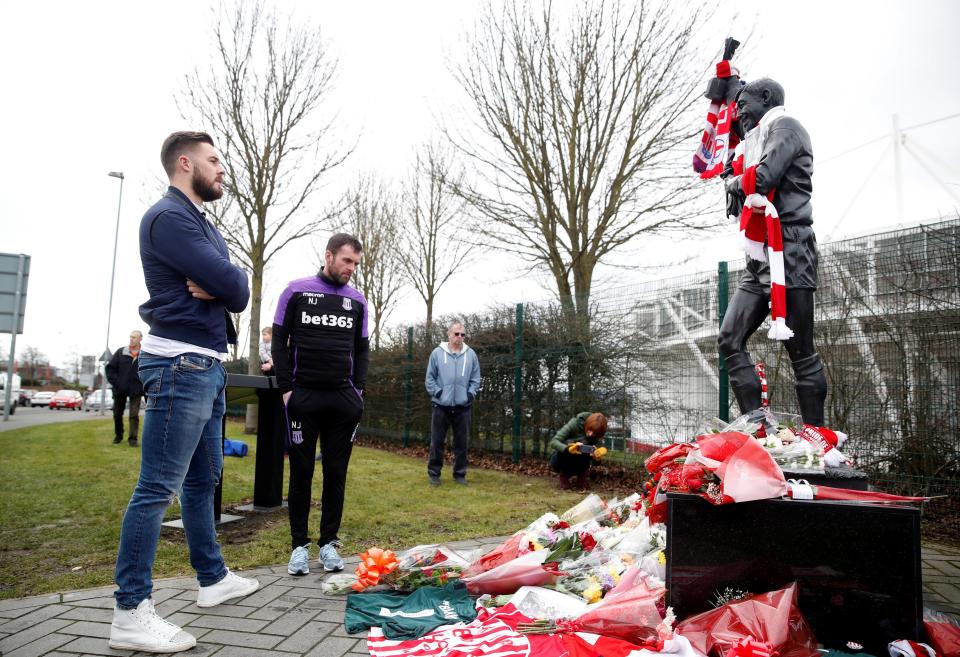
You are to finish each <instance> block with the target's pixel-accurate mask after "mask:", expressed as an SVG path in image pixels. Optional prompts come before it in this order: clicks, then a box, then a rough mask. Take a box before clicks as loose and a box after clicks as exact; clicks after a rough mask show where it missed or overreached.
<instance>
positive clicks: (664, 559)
mask: <svg viewBox="0 0 960 657" xmlns="http://www.w3.org/2000/svg"><path fill="white" fill-rule="evenodd" d="M657 562H658V563H659V564H660V565H661V566H666V565H667V555H666V554H664V553H663V550H660V551H659V552H658V553H657Z"/></svg>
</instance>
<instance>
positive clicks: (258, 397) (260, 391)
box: [213, 374, 286, 522]
mask: <svg viewBox="0 0 960 657" xmlns="http://www.w3.org/2000/svg"><path fill="white" fill-rule="evenodd" d="M226 383H227V385H226V395H225V396H226V402H227V404H231V403H234V404H236V403H243V404H257V403H259V404H260V407H259V409H258V414H257V418H258V420H257V449H256V457H255V458H256V462H255V466H254V467H255V469H254V480H253V506H254V508H255V509H256V510H258V511H266V510H269V509H276V508H280V506H281V505H282V504H283V450H284V446H285V444H286V442H285V441H286V421H285V418H284V413H283V399H282V397H281V394H280V390H279V389H278V388H277V379H276V377H272V376H259V375H256V374H227V382H226ZM226 436H227V416H226V414H224V416H223V437H224V438H226ZM222 499H223V473H222V472H221V474H220V483H219V484H217V490H216V491H215V493H214V507H213V515H214V519H215V520H216V521H217V522H219V521H220V511H221V507H222Z"/></svg>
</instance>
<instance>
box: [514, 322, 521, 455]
mask: <svg viewBox="0 0 960 657" xmlns="http://www.w3.org/2000/svg"><path fill="white" fill-rule="evenodd" d="M516 330H517V339H516V342H515V349H514V364H513V462H514V463H519V462H520V429H521V422H520V420H521V417H520V413H521V411H520V403H521V401H522V400H523V304H522V303H518V304H517V325H516Z"/></svg>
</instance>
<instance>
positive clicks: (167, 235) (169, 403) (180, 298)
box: [110, 132, 260, 653]
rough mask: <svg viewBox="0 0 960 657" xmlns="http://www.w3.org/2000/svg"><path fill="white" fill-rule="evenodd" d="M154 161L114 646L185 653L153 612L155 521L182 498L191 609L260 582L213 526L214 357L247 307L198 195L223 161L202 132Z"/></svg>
mask: <svg viewBox="0 0 960 657" xmlns="http://www.w3.org/2000/svg"><path fill="white" fill-rule="evenodd" d="M160 160H161V162H162V163H163V168H164V169H165V170H166V172H167V176H168V177H169V178H170V187H169V188H168V190H167V193H166V195H165V196H164V197H163V198H162V199H161V200H160V201H158V202H157V203H156V204H154V205H153V207H151V208H150V209H149V210H147V213H146V214H145V215H144V216H143V220H142V221H141V223H140V259H141V261H142V263H143V276H144V279H145V282H146V285H147V290H148V292H149V293H150V299H149V301H147V302H146V303H145V304H143V305H142V306H140V316H141V317H142V318H143V320H144V321H145V322H146V323H147V325H148V326H149V327H150V332H149V333H148V334H147V336H146V337H145V338H144V339H143V343H142V345H141V350H140V358H139V360H140V380H141V381H142V382H143V389H144V394H145V396H146V409H147V410H146V415H145V417H144V421H143V436H142V445H141V450H142V456H141V462H140V478H139V480H138V481H137V486H136V488H135V489H134V491H133V497H132V498H131V499H130V504H129V505H128V506H127V510H126V513H125V514H124V516H123V525H122V527H121V531H120V550H119V554H118V555H117V567H116V574H115V578H116V582H117V587H118V589H117V591H116V592H115V593H114V597H115V598H116V607H115V608H114V611H113V624H112V625H111V627H110V647H111V648H114V649H118V650H140V651H143V652H163V653H168V652H180V651H181V650H189V649H190V648H192V647H193V646H195V645H196V643H197V640H196V639H195V638H194V637H193V636H191V635H190V634H188V633H187V632H184V631H183V630H181V629H180V628H179V627H177V626H176V625H174V624H172V623H169V622H167V621H165V620H164V619H162V618H161V617H160V616H159V615H158V614H157V612H156V611H155V610H154V606H153V600H152V599H151V598H150V594H151V592H152V590H153V582H152V580H151V575H152V570H153V560H154V557H155V556H156V552H157V542H158V540H159V538H160V524H161V522H162V521H163V516H164V513H165V512H166V510H167V507H168V506H169V505H170V503H171V502H172V501H173V499H174V497H175V496H179V498H180V511H181V514H182V516H183V529H184V533H185V534H186V537H187V547H188V548H189V551H190V564H191V565H192V566H193V568H194V570H196V571H197V580H198V581H199V583H200V591H199V594H198V596H197V606H198V607H213V606H215V605H218V604H220V603H222V602H226V601H227V600H232V599H234V598H239V597H243V596H245V595H249V594H250V593H253V592H254V591H256V590H257V588H258V587H259V586H260V584H259V583H258V582H257V580H255V579H247V578H244V577H240V576H238V575H235V574H234V573H232V572H230V569H229V568H227V566H226V564H224V561H223V555H222V554H221V553H220V545H219V544H218V543H217V534H216V530H215V528H214V521H213V515H214V509H213V497H214V490H215V489H216V487H217V482H218V481H219V477H220V473H221V471H222V468H223V452H222V427H221V423H222V418H223V412H224V394H223V391H224V386H225V384H226V374H225V373H224V370H223V366H222V365H221V364H220V361H221V360H223V359H224V358H226V356H227V353H226V351H227V343H228V342H235V341H236V337H237V334H236V330H235V329H234V327H233V324H232V322H231V321H230V318H229V315H228V314H227V313H228V312H240V311H241V310H243V309H244V308H245V307H246V306H247V301H248V300H249V298H250V291H249V288H248V286H247V276H246V274H245V273H244V272H243V270H242V269H240V268H239V267H237V266H236V265H233V264H231V263H230V257H229V255H228V253H227V245H226V242H224V240H223V237H222V236H221V235H220V233H219V232H218V231H217V230H216V228H214V227H213V224H211V223H210V222H209V221H208V220H207V218H206V216H205V215H204V212H203V208H202V205H201V204H202V203H204V202H209V201H215V200H217V199H218V198H220V197H221V196H223V176H224V170H223V167H222V166H221V165H220V157H219V155H218V154H217V150H216V149H215V148H214V146H213V139H212V138H211V137H210V135H208V134H206V133H203V132H175V133H173V134H172V135H170V136H169V137H167V139H166V140H165V141H164V142H163V146H162V148H161V150H160Z"/></svg>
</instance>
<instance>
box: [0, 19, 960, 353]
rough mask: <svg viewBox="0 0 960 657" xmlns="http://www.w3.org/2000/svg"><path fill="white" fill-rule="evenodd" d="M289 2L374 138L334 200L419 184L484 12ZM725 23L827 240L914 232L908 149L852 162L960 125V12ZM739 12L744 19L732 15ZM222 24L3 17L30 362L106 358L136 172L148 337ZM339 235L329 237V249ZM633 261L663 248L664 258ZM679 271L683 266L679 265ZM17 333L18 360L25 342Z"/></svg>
mask: <svg viewBox="0 0 960 657" xmlns="http://www.w3.org/2000/svg"><path fill="white" fill-rule="evenodd" d="M268 4H269V3H268ZM272 6H275V7H277V8H278V9H279V10H281V11H283V12H287V11H293V12H295V13H296V15H297V16H298V17H299V18H300V19H301V20H303V21H313V22H316V23H319V25H320V26H321V29H322V31H323V35H324V38H325V39H326V40H327V41H328V43H329V47H330V49H331V52H332V53H333V54H334V55H335V56H336V57H337V58H338V60H339V65H340V66H339V75H338V78H337V86H336V89H335V92H334V94H333V95H332V96H331V99H330V103H331V105H330V107H331V108H332V109H336V110H337V111H339V113H340V121H339V123H338V126H339V130H340V131H341V132H342V135H343V136H344V138H345V139H348V140H350V139H353V138H356V137H357V136H359V142H358V149H357V151H356V153H355V154H354V156H353V158H352V159H351V161H350V162H349V165H348V166H347V167H346V168H345V169H344V170H343V172H342V174H341V175H340V176H337V177H335V178H334V179H332V180H331V182H330V184H329V186H328V188H327V194H328V195H329V196H330V197H331V198H332V197H333V196H334V195H337V194H339V193H340V192H342V191H343V189H344V187H345V186H346V185H347V184H349V182H350V177H351V176H352V175H354V174H355V173H356V172H358V171H366V172H375V173H377V174H379V175H381V176H383V177H385V178H388V179H398V178H400V177H402V176H403V175H404V174H405V173H406V171H407V168H408V166H409V163H410V161H411V160H412V154H413V151H414V149H415V148H416V147H417V145H419V144H420V143H422V142H423V141H425V140H426V139H429V138H430V137H431V136H432V135H433V134H434V131H435V126H436V120H435V119H436V117H438V116H441V115H444V116H449V115H450V112H451V111H453V109H451V108H456V107H457V106H458V104H459V103H460V102H461V100H460V98H459V96H458V93H457V87H456V85H455V84H454V83H453V81H452V79H451V78H450V75H449V68H448V62H449V61H450V60H451V59H453V60H457V59H462V58H464V57H467V56H469V53H466V52H463V49H462V47H461V44H462V43H463V39H462V38H461V37H462V35H463V33H464V31H465V30H467V29H468V28H469V26H470V24H471V23H472V21H473V20H474V19H475V16H476V12H477V11H480V10H481V7H482V3H480V2H439V1H417V2H406V3H399V2H390V1H388V0H382V1H372V0H369V1H365V0H355V1H354V2H351V3H342V2H319V3H308V2H292V1H291V2H275V3H272ZM722 11H724V12H726V14H724V16H722V17H721V19H720V20H719V21H718V23H717V30H718V31H719V33H720V34H724V35H725V34H727V33H732V34H733V35H734V36H741V37H742V36H743V34H744V33H746V32H747V31H748V30H749V28H750V26H755V29H754V35H753V38H752V40H751V42H750V43H749V44H748V45H749V51H748V55H749V60H748V62H749V63H748V64H747V65H745V66H744V77H746V78H747V79H754V78H757V77H760V76H769V77H772V78H774V79H776V80H778V81H779V82H781V83H782V84H783V86H784V87H785V89H786V91H787V102H786V105H787V109H788V111H789V112H790V113H791V114H793V115H794V116H796V117H797V118H798V119H800V121H801V122H802V123H803V124H804V125H805V126H806V127H807V129H808V131H809V132H810V134H811V138H812V140H813V145H814V152H815V165H816V177H815V180H814V206H815V214H814V217H815V228H816V230H817V234H818V237H819V239H820V241H821V242H823V241H827V240H828V239H837V238H842V237H847V236H851V235H860V234H864V233H868V232H874V231H877V230H882V229H887V228H891V227H894V226H896V225H897V224H899V223H900V222H901V219H900V218H898V216H897V206H896V196H895V193H894V176H893V160H892V157H891V155H890V152H889V151H887V152H886V154H885V155H883V154H884V151H885V149H888V146H889V143H890V140H883V141H879V142H877V143H875V144H873V145H871V146H868V147H865V148H862V149H860V150H858V151H856V152H854V153H851V154H848V155H843V156H840V157H836V156H838V155H840V154H842V153H844V152H845V151H847V150H849V149H852V148H854V147H857V146H860V145H861V144H863V143H865V142H867V141H869V140H871V139H875V138H878V137H882V136H884V135H886V134H889V133H890V132H891V126H892V116H893V114H894V113H897V114H899V120H900V124H901V126H903V127H909V126H914V125H917V124H924V123H927V122H930V121H935V120H937V119H941V118H944V117H948V116H952V115H955V114H958V113H960V86H958V85H957V84H956V78H957V74H956V63H957V62H958V61H960V39H957V38H956V31H957V28H958V27H960V3H958V2H955V1H952V0H941V1H933V0H928V1H923V0H919V1H913V2H905V1H904V2H894V1H888V2H861V1H848V2H837V1H836V0H833V1H830V2H826V1H816V0H815V1H812V2H804V3H772V2H752V1H751V2H747V1H738V2H727V3H723V5H722ZM733 13H736V14H738V15H739V17H740V20H739V21H737V22H734V21H731V20H730V19H729V16H731V15H732V14H733ZM211 16H212V14H211V10H210V4H208V3H207V2H206V1H197V0H167V1H166V2H163V3H160V2H147V3H137V2H119V1H117V2H97V1H93V2H88V3H74V2H66V1H64V2H44V1H43V0H34V1H33V2H30V3H4V4H3V6H2V8H0V61H3V62H4V64H3V76H2V80H3V87H4V93H3V102H2V103H0V125H2V126H3V128H4V130H5V134H4V137H5V138H4V139H3V153H4V157H3V158H0V180H2V181H3V183H2V184H3V187H2V192H3V194H2V199H3V200H2V203H0V251H2V252H6V253H26V254H28V255H30V256H31V257H32V269H31V276H30V287H29V293H28V300H27V311H26V326H25V333H24V334H23V335H20V336H19V337H18V340H17V347H18V351H21V350H22V349H23V348H24V347H26V346H28V345H29V346H34V347H37V348H39V349H40V350H41V351H43V352H44V353H45V354H47V355H48V356H49V357H50V358H51V361H52V362H53V363H54V364H61V363H63V362H64V361H66V360H67V359H68V357H69V356H70V355H71V354H73V353H76V354H99V353H101V352H102V351H103V349H104V348H105V346H106V325H107V307H108V295H109V287H110V269H111V257H112V251H113V244H114V229H115V222H116V219H117V202H118V194H119V191H120V190H119V181H118V180H117V179H115V178H110V177H108V176H107V172H108V171H123V172H124V174H125V176H126V179H125V181H124V187H123V202H122V207H121V211H120V228H119V242H118V243H119V250H118V253H117V259H116V272H117V274H116V286H115V290H114V300H113V318H112V324H111V331H110V340H109V343H110V348H111V349H116V348H118V347H120V346H122V345H123V344H125V342H126V336H127V334H128V332H129V331H130V330H131V329H133V328H141V329H143V330H144V331H145V330H146V327H145V326H143V325H142V322H141V320H140V318H139V315H138V313H137V307H138V306H139V305H140V304H141V303H143V302H144V301H145V300H146V289H145V287H144V285H143V277H142V271H141V269H140V263H139V255H138V247H137V226H138V223H139V220H140V217H141V216H142V214H143V212H144V210H145V209H146V208H147V207H148V206H149V204H150V203H151V202H152V201H153V200H155V197H156V192H155V190H156V185H157V180H158V179H160V178H161V176H162V170H161V168H160V164H159V155H158V154H159V148H160V143H161V142H162V140H163V138H164V137H165V136H166V135H167V134H169V133H170V132H172V131H173V130H177V129H185V128H203V126H186V125H185V124H184V122H183V121H182V120H181V118H180V114H179V111H178V110H177V107H176V104H175V102H174V97H175V94H176V93H177V91H178V90H179V89H181V88H182V84H183V78H184V76H185V75H186V74H187V73H188V72H190V71H191V70H192V69H193V68H194V67H196V66H202V65H203V64H204V63H205V61H206V58H207V53H208V52H209V48H210V25H211ZM718 46H719V44H714V43H710V44H706V45H705V48H706V47H709V49H711V50H712V49H714V48H716V47H718ZM703 110H704V111H705V107H704V108H703ZM698 111H699V110H698ZM958 128H960V119H957V118H953V119H950V120H947V121H942V122H939V123H935V124H932V125H927V126H923V127H919V128H916V129H913V130H909V131H907V132H906V138H907V145H908V147H912V149H913V151H914V152H916V153H919V154H921V155H922V156H923V158H924V159H925V161H926V163H927V167H928V168H930V169H932V170H933V172H934V174H936V176H937V177H939V178H940V180H941V182H942V183H943V185H941V184H940V183H938V182H936V181H935V180H934V178H933V177H932V176H931V175H930V174H929V173H927V172H926V171H925V170H924V168H923V167H922V166H921V165H920V164H918V163H917V162H916V161H915V160H914V159H912V157H911V156H910V154H909V153H906V152H905V153H904V161H903V182H904V187H903V189H904V194H905V203H904V206H905V217H904V218H903V220H902V221H903V223H906V224H915V223H918V222H921V221H927V220H931V219H933V218H936V217H938V216H949V215H951V214H954V213H955V212H956V208H957V206H958V202H957V197H958V196H960V165H958V164H957V161H956V157H955V154H956V153H958V152H960V137H958V135H960V130H958ZM694 145H695V144H694V143H693V142H692V143H691V148H690V150H691V152H692V150H693V147H694ZM881 155H883V159H880V158H881ZM871 172H873V175H872V177H870V179H869V182H868V176H869V175H870V174H871ZM945 189H946V190H952V194H951V193H948V192H947V191H945ZM858 192H859V193H858ZM704 194H711V195H713V196H715V197H716V199H717V203H718V206H719V205H720V204H721V203H722V194H721V192H720V187H719V183H717V182H713V183H709V184H705V185H704ZM855 199H856V200H855ZM733 232H734V229H733V228H732V227H731V228H730V230H729V231H727V232H726V233H724V234H718V235H716V236H713V237H711V238H710V248H709V249H706V248H705V246H706V245H705V244H702V243H701V244H696V243H692V244H690V245H689V252H690V253H691V254H694V253H703V252H707V253H708V254H709V256H708V257H706V259H703V258H701V259H700V260H698V261H696V262H695V263H694V264H687V265H686V267H688V268H689V267H697V268H701V269H712V268H713V267H715V266H716V260H717V259H719V258H720V257H724V258H731V259H733V258H737V257H738V254H737V251H736V242H735V240H734V239H733ZM326 237H327V235H326V234H323V235H318V236H317V240H316V241H317V243H318V244H322V243H324V242H325V240H326ZM634 248H635V249H636V250H637V251H638V252H639V253H644V252H645V251H646V252H649V253H652V252H660V251H662V249H657V248H656V246H655V245H646V246H645V245H642V244H640V245H636V246H635V247H634ZM313 253H314V244H310V243H307V242H306V241H304V242H303V243H301V244H299V245H295V246H291V247H289V248H288V250H285V251H284V252H283V253H282V255H281V256H280V257H279V259H278V261H277V263H276V264H274V265H272V267H271V268H270V269H269V270H268V272H267V278H266V285H265V290H264V295H263V301H264V305H263V308H264V311H263V312H264V314H263V318H262V319H263V323H264V324H267V323H269V321H270V320H269V317H271V316H272V309H273V307H274V305H275V303H276V299H277V297H278V296H279V293H280V292H281V291H282V289H283V286H284V285H285V284H286V282H287V281H288V280H290V279H292V278H297V277H300V276H303V275H306V274H308V273H311V272H313V271H314V270H315V258H314V255H313ZM673 255H677V254H673ZM680 255H682V254H680ZM646 259H647V260H649V258H646ZM523 271H524V270H523V268H522V266H521V265H520V263H510V262H505V263H504V262H501V261H498V262H497V264H496V266H491V260H490V259H487V260H484V261H481V262H479V263H477V264H475V265H474V266H472V267H468V268H463V269H462V270H461V271H460V272H458V274H457V277H456V278H454V279H453V281H452V283H450V284H449V286H448V287H447V288H445V290H444V292H442V293H441V295H440V297H439V300H438V311H439V312H440V313H441V314H442V313H449V312H457V311H472V310H478V309H480V308H482V307H483V306H484V305H486V304H489V303H491V302H494V301H508V302H516V301H521V300H524V299H533V300H539V299H544V298H547V297H548V296H549V292H548V290H546V289H545V288H544V287H543V285H542V283H543V282H542V281H541V280H538V279H537V277H535V276H525V275H524V274H523ZM662 273H663V275H672V274H675V273H677V272H676V270H675V269H667V268H664V269H663V271H662ZM642 276H645V277H650V276H651V273H650V272H649V271H645V272H643V274H642ZM640 277H641V274H640V273H639V272H632V271H631V270H630V269H629V268H626V269H623V268H617V269H615V270H610V269H607V270H601V275H600V277H599V282H598V285H611V284H617V285H620V284H626V283H630V282H632V281H635V280H638V279H639V278H640ZM422 316H423V308H422V302H420V300H419V298H418V297H416V296H415V295H414V294H410V295H408V296H407V297H406V298H405V301H404V303H403V305H402V306H401V307H400V308H399V309H398V310H397V311H396V314H395V317H394V318H393V320H392V321H393V322H394V323H407V322H411V321H417V320H418V319H420V318H421V317H422ZM0 340H2V341H3V344H4V346H3V351H4V352H6V350H7V348H8V347H9V336H0Z"/></svg>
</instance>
